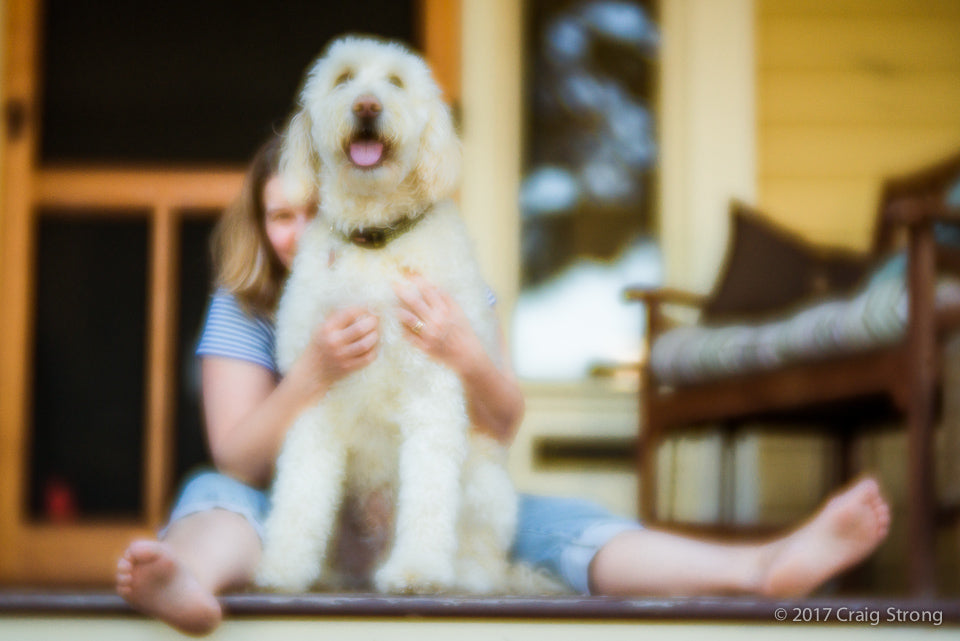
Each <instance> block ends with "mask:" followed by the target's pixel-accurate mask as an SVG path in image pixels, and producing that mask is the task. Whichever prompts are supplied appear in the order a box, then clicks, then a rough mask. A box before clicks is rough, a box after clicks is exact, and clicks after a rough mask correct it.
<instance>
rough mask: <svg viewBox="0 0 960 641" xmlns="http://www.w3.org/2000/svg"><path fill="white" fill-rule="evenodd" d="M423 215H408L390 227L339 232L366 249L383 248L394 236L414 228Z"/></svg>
mask: <svg viewBox="0 0 960 641" xmlns="http://www.w3.org/2000/svg"><path fill="white" fill-rule="evenodd" d="M421 218H423V216H407V217H405V218H401V219H400V220H399V221H398V222H397V223H395V224H393V225H390V226H389V227H365V228H360V229H354V230H352V231H350V232H346V233H345V232H338V233H339V234H340V237H341V238H343V239H344V240H345V241H347V242H350V243H353V244H354V245H356V246H357V247H363V248H364V249H383V248H384V247H386V246H387V243H389V242H390V241H391V240H393V239H394V238H397V237H398V236H401V235H403V234H404V233H406V232H408V231H410V230H411V229H413V226H414V225H416V224H417V223H418V222H420V219H421Z"/></svg>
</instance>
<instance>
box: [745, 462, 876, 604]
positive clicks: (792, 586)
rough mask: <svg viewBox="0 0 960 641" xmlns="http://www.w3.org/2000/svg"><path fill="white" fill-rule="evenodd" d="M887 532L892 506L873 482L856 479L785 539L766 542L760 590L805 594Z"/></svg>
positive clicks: (849, 564) (862, 554)
mask: <svg viewBox="0 0 960 641" xmlns="http://www.w3.org/2000/svg"><path fill="white" fill-rule="evenodd" d="M889 530H890V507H889V506H888V505H887V503H886V501H885V500H884V499H883V495H882V494H881V493H880V486H879V485H878V484H877V481H876V480H875V479H873V478H867V479H864V480H862V481H859V482H858V483H855V484H854V485H852V486H850V487H849V488H847V489H846V490H844V491H842V492H840V493H839V494H837V495H836V496H834V497H833V498H831V499H830V500H829V501H827V503H826V504H825V505H824V506H823V507H822V508H821V509H820V511H819V512H817V513H816V514H815V515H814V516H813V518H811V519H810V521H808V522H807V523H805V524H804V525H802V526H801V527H799V528H798V529H797V530H796V531H794V532H793V533H792V534H790V535H788V536H787V537H786V538H785V539H782V540H780V541H776V542H774V543H772V544H770V547H769V561H768V564H767V565H766V569H765V572H764V573H763V578H762V580H761V583H760V591H761V592H762V593H763V594H765V595H767V596H772V597H796V596H803V595H806V594H809V593H810V592H812V591H813V590H815V589H816V588H817V587H819V586H820V585H821V584H823V583H824V582H825V581H827V580H828V579H830V578H832V577H833V576H835V575H837V574H839V573H840V572H842V571H844V570H846V569H847V568H850V567H852V566H854V565H856V564H857V563H859V562H860V561H862V560H863V559H864V558H866V557H867V555H869V554H870V553H871V552H873V550H874V549H876V547H877V546H878V545H879V544H880V542H881V541H883V539H884V538H886V536H887V533H888V532H889Z"/></svg>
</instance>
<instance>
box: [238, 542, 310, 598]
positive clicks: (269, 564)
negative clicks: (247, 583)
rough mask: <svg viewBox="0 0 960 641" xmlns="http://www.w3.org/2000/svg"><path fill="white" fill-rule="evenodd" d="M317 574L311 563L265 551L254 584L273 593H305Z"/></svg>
mask: <svg viewBox="0 0 960 641" xmlns="http://www.w3.org/2000/svg"><path fill="white" fill-rule="evenodd" d="M318 574H319V572H318V571H317V570H316V568H315V567H314V565H313V564H312V563H309V562H304V561H303V560H302V559H297V558H296V557H293V556H290V557H285V556H284V555H282V554H275V553H270V551H269V550H265V551H264V555H263V560H262V561H261V562H260V566H259V567H258V568H257V573H256V575H255V577H254V582H255V583H256V584H257V586H258V587H260V588H263V589H265V590H270V591H274V592H306V591H307V590H309V589H310V586H311V585H313V584H314V582H315V581H316V580H317V578H318Z"/></svg>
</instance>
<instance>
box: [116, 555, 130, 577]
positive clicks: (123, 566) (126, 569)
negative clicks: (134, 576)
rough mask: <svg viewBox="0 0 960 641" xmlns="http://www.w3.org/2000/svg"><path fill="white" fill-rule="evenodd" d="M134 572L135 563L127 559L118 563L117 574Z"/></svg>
mask: <svg viewBox="0 0 960 641" xmlns="http://www.w3.org/2000/svg"><path fill="white" fill-rule="evenodd" d="M132 571H133V563H132V562H131V561H130V559H128V558H127V557H123V558H121V559H120V560H119V561H117V572H123V573H125V574H129V573H130V572H132Z"/></svg>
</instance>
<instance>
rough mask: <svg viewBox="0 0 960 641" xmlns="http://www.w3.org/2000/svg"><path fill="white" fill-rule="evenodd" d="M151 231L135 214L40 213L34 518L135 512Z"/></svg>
mask: <svg viewBox="0 0 960 641" xmlns="http://www.w3.org/2000/svg"><path fill="white" fill-rule="evenodd" d="M148 237H149V234H148V227H147V223H146V219H145V218H141V217H132V216H129V215H128V216H127V217H126V218H124V219H104V218H96V219H94V218H92V217H83V216H82V215H81V214H77V213H73V214H70V215H58V213H57V212H49V211H48V212H41V214H40V219H39V229H38V255H37V272H36V273H37V289H36V307H35V314H36V316H35V318H36V323H35V331H36V336H35V343H34V367H35V369H34V382H33V431H32V434H33V442H32V455H31V457H30V465H31V467H30V469H31V486H30V505H31V513H32V516H33V517H34V518H37V519H48V520H55V521H56V520H72V519H75V518H81V517H83V518H86V517H94V516H121V515H122V516H137V515H138V514H139V513H140V511H141V508H142V501H141V496H142V487H141V481H142V469H143V464H142V456H143V454H142V452H143V424H144V371H145V370H144V367H145V358H146V356H145V350H146V330H145V327H146V283H147V262H146V261H147V256H148Z"/></svg>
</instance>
